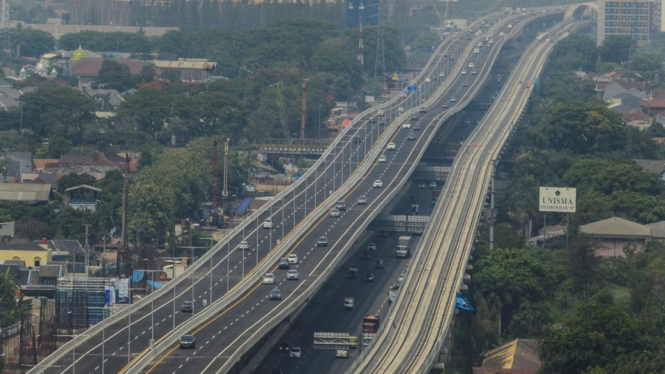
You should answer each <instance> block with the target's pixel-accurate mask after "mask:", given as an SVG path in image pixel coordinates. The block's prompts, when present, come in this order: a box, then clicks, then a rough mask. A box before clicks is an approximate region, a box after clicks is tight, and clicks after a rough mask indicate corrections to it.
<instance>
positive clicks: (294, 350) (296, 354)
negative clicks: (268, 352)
mask: <svg viewBox="0 0 665 374" xmlns="http://www.w3.org/2000/svg"><path fill="white" fill-rule="evenodd" d="M301 354H302V351H301V350H300V347H291V351H289V357H290V358H300V356H301Z"/></svg>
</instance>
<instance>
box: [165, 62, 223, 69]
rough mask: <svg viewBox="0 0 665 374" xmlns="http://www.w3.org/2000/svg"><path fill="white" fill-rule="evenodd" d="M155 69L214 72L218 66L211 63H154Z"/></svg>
mask: <svg viewBox="0 0 665 374" xmlns="http://www.w3.org/2000/svg"><path fill="white" fill-rule="evenodd" d="M153 63H154V64H155V67H157V68H160V69H198V70H212V69H214V68H215V65H217V64H216V63H214V62H209V61H153Z"/></svg>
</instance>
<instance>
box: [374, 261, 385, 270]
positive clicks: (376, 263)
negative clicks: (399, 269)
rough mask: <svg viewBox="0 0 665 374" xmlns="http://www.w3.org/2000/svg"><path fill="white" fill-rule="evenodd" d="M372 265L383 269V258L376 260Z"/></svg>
mask: <svg viewBox="0 0 665 374" xmlns="http://www.w3.org/2000/svg"><path fill="white" fill-rule="evenodd" d="M374 267H375V268H377V269H383V260H376V262H375V263H374Z"/></svg>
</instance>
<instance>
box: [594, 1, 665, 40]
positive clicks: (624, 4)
mask: <svg viewBox="0 0 665 374" xmlns="http://www.w3.org/2000/svg"><path fill="white" fill-rule="evenodd" d="M660 21H661V0H624V1H609V0H599V1H598V41H597V42H598V44H599V45H600V44H602V43H603V41H604V40H605V38H606V37H607V36H609V35H625V36H630V37H631V38H633V39H634V40H635V41H637V42H638V43H640V44H643V43H647V42H649V41H650V40H651V39H653V34H654V32H655V31H658V30H660V26H661V23H660Z"/></svg>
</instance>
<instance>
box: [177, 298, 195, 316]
mask: <svg viewBox="0 0 665 374" xmlns="http://www.w3.org/2000/svg"><path fill="white" fill-rule="evenodd" d="M193 309H194V308H193V306H192V302H191V301H189V300H185V301H183V302H182V307H180V311H181V312H183V313H191V312H192V310H193Z"/></svg>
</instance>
